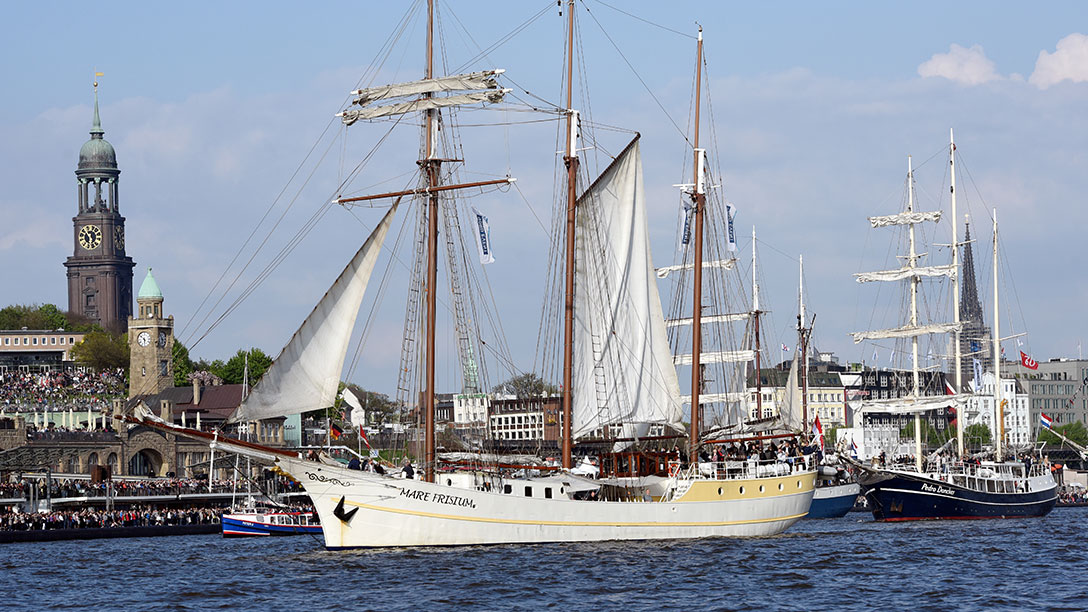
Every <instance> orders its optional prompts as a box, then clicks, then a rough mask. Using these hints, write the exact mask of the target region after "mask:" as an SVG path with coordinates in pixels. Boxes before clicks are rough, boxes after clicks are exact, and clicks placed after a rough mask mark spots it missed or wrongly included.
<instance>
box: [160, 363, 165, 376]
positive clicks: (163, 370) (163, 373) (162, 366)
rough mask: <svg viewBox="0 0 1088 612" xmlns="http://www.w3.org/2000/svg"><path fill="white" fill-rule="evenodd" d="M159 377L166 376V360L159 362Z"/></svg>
mask: <svg viewBox="0 0 1088 612" xmlns="http://www.w3.org/2000/svg"><path fill="white" fill-rule="evenodd" d="M159 376H166V360H165V359H163V360H162V361H160V362H159Z"/></svg>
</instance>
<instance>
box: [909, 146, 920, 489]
mask: <svg viewBox="0 0 1088 612" xmlns="http://www.w3.org/2000/svg"><path fill="white" fill-rule="evenodd" d="M907 212H911V213H913V212H914V166H913V162H912V160H911V157H910V156H909V155H908V156H907ZM907 231H908V233H909V236H910V253H909V260H908V263H907V266H908V267H909V268H911V269H914V268H915V267H917V264H918V262H917V257H918V255H917V253H916V250H915V248H914V224H913V223H911V224H910V229H909V230H907ZM918 283H919V279H918V277H917V276H913V275H912V276H911V277H910V324H911V327H918ZM910 346H911V395H912V396H913V397H914V399H915V400H917V399H918V396H919V386H918V336H911V339H910ZM914 463H915V465H916V466H917V468H918V471H919V472H921V471H922V415H921V413H918V412H915V413H914Z"/></svg>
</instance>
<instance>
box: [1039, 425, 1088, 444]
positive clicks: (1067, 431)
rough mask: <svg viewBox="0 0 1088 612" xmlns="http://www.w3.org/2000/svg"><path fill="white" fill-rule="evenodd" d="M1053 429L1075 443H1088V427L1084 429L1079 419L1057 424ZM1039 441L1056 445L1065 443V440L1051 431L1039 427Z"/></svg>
mask: <svg viewBox="0 0 1088 612" xmlns="http://www.w3.org/2000/svg"><path fill="white" fill-rule="evenodd" d="M1054 431H1057V432H1059V433H1061V434H1062V435H1063V436H1065V437H1066V438H1069V439H1070V440H1072V441H1073V442H1074V443H1076V444H1079V445H1081V446H1086V445H1088V429H1085V427H1084V423H1081V422H1080V421H1074V422H1072V423H1068V424H1066V425H1058V426H1057V427H1055V428H1054ZM1039 441H1040V442H1046V443H1047V444H1054V445H1057V446H1061V445H1062V444H1065V442H1064V441H1063V440H1062V439H1061V438H1059V437H1058V436H1056V435H1054V433H1053V432H1051V431H1050V430H1049V429H1046V428H1041V429H1040V430H1039Z"/></svg>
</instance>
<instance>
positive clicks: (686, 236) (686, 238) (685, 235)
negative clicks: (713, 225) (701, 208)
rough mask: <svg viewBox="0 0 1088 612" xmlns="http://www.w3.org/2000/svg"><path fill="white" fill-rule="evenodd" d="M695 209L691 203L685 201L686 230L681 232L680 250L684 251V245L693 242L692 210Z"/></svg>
mask: <svg viewBox="0 0 1088 612" xmlns="http://www.w3.org/2000/svg"><path fill="white" fill-rule="evenodd" d="M692 210H694V208H693V207H692V205H691V204H688V203H686V202H685V203H684V231H683V232H682V233H681V234H680V246H679V248H677V250H678V251H683V250H684V247H685V246H687V245H688V243H690V242H691V211H692Z"/></svg>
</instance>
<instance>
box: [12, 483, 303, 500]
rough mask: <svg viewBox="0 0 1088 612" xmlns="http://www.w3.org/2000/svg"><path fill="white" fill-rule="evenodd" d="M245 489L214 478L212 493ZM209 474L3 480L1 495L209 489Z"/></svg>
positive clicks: (292, 487)
mask: <svg viewBox="0 0 1088 612" xmlns="http://www.w3.org/2000/svg"><path fill="white" fill-rule="evenodd" d="M277 489H278V490H279V491H282V492H292V491H296V490H297V491H301V490H302V486H301V485H299V484H298V483H297V482H293V481H290V480H284V482H282V483H279V484H277ZM244 490H246V483H245V481H239V482H238V484H237V485H235V483H234V481H232V480H213V481H212V485H211V489H210V492H211V493H233V492H236V491H244ZM208 492H209V488H208V479H207V478H154V479H146V480H114V481H110V482H107V481H103V482H91V481H90V480H83V479H67V478H56V479H53V480H52V482H51V483H50V485H49V487H48V488H47V486H46V481H45V480H43V479H38V478H33V479H30V478H24V479H21V480H19V481H18V482H5V483H0V499H31V498H34V499H45V498H47V497H52V498H53V499H62V498H65V497H151V496H176V495H193V494H199V493H208Z"/></svg>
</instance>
